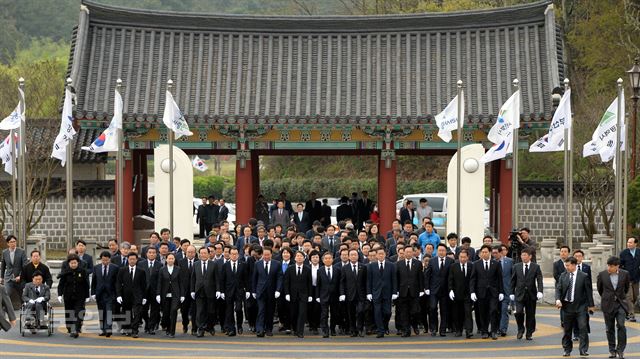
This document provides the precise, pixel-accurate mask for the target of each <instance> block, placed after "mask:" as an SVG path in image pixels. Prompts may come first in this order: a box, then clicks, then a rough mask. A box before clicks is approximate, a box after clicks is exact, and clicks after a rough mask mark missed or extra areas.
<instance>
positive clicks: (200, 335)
mask: <svg viewBox="0 0 640 359" xmlns="http://www.w3.org/2000/svg"><path fill="white" fill-rule="evenodd" d="M196 336H197V337H198V338H202V337H204V330H198V334H197V335H196Z"/></svg>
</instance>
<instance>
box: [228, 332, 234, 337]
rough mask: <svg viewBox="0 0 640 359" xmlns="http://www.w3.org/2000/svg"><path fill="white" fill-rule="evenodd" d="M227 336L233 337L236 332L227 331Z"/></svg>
mask: <svg viewBox="0 0 640 359" xmlns="http://www.w3.org/2000/svg"><path fill="white" fill-rule="evenodd" d="M227 336H230V337H235V336H236V332H232V331H229V332H227Z"/></svg>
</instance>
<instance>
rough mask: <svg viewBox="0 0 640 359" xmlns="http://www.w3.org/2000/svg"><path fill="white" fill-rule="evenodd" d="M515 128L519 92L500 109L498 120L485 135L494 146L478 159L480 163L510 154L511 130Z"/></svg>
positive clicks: (518, 122) (517, 120)
mask: <svg viewBox="0 0 640 359" xmlns="http://www.w3.org/2000/svg"><path fill="white" fill-rule="evenodd" d="M516 128H520V90H518V91H516V92H514V93H513V95H511V97H509V99H508V100H507V102H505V103H504V104H503V105H502V107H501V108H500V112H499V113H498V119H497V120H496V123H495V124H494V125H493V127H491V130H489V134H488V135H487V138H488V139H489V141H491V142H493V143H494V145H493V146H492V147H491V148H490V149H489V150H488V151H487V152H486V153H485V154H484V155H483V156H482V158H480V163H487V162H491V161H494V160H498V159H501V158H504V157H505V156H506V155H507V154H509V153H512V152H513V130H514V129H516Z"/></svg>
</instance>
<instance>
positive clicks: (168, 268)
mask: <svg viewBox="0 0 640 359" xmlns="http://www.w3.org/2000/svg"><path fill="white" fill-rule="evenodd" d="M167 270H168V271H169V275H171V274H173V266H167Z"/></svg>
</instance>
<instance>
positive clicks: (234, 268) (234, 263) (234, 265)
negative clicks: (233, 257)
mask: <svg viewBox="0 0 640 359" xmlns="http://www.w3.org/2000/svg"><path fill="white" fill-rule="evenodd" d="M235 273H236V262H233V274H235Z"/></svg>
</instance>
